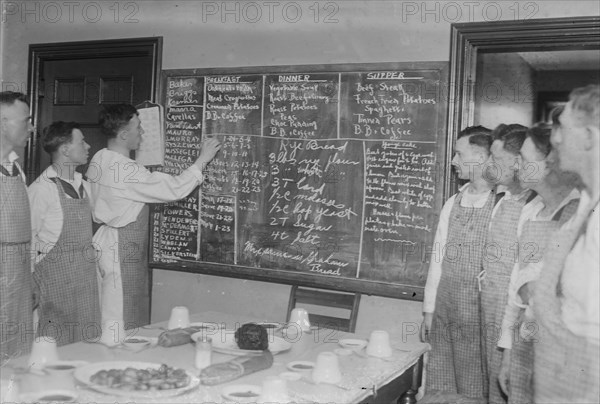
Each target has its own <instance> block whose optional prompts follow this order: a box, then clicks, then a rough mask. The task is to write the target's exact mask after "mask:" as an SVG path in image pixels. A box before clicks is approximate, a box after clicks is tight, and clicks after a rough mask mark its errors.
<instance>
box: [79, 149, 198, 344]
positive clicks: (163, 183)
mask: <svg viewBox="0 0 600 404" xmlns="http://www.w3.org/2000/svg"><path fill="white" fill-rule="evenodd" d="M87 177H88V180H89V182H90V184H91V200H92V213H93V217H94V220H95V221H97V222H99V223H104V224H106V226H102V227H101V228H100V229H99V230H98V231H97V232H96V234H94V238H93V241H94V243H95V246H96V248H97V250H98V267H99V269H100V273H101V275H102V281H101V288H100V294H101V309H102V323H103V327H105V326H106V325H107V324H114V323H116V324H120V326H119V327H121V326H123V325H124V324H123V288H122V280H121V265H120V263H119V262H120V260H119V256H118V254H119V248H118V243H119V230H118V228H120V227H124V226H126V225H128V224H130V223H133V222H134V221H135V220H136V219H137V217H138V214H139V213H140V211H141V210H142V209H143V207H144V205H145V204H146V203H156V202H171V201H176V200H179V199H182V198H184V197H186V196H187V195H189V194H190V193H191V192H192V191H193V190H194V188H196V187H197V186H198V185H199V184H201V183H202V181H203V178H204V177H203V175H202V171H201V170H200V169H199V168H198V167H197V166H195V165H192V166H191V167H189V168H188V169H186V170H184V171H183V172H182V173H181V174H180V175H178V176H171V175H168V174H164V173H160V172H150V171H149V170H148V169H146V167H144V166H143V165H141V164H138V163H137V162H135V161H134V160H132V159H130V158H128V157H125V156H123V155H121V154H119V153H116V152H114V151H111V150H108V149H102V150H100V151H99V152H97V153H96V154H95V155H94V157H93V158H92V160H91V161H90V166H89V169H88V171H87ZM103 330H104V328H103ZM105 334H106V335H105ZM109 334H110V333H105V332H103V337H102V338H103V339H102V342H104V343H107V344H113V343H114V341H111V340H110V335H109Z"/></svg>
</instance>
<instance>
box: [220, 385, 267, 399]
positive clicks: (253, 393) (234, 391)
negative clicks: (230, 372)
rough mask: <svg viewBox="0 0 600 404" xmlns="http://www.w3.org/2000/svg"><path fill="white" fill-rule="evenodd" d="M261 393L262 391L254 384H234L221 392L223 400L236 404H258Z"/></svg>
mask: <svg viewBox="0 0 600 404" xmlns="http://www.w3.org/2000/svg"><path fill="white" fill-rule="evenodd" d="M261 393H262V389H261V388H260V387H259V386H255V385H253V384H234V385H231V386H227V387H224V388H223V390H221V395H222V396H223V398H225V399H226V400H227V401H233V402H234V403H256V402H257V401H256V400H257V399H258V398H259V397H260V394H261Z"/></svg>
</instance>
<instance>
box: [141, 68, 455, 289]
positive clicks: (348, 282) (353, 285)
mask: <svg viewBox="0 0 600 404" xmlns="http://www.w3.org/2000/svg"><path fill="white" fill-rule="evenodd" d="M420 69H422V70H438V71H439V72H440V78H441V83H440V86H439V91H440V92H442V94H441V96H442V101H444V102H443V104H442V105H441V106H440V108H439V109H438V110H437V113H438V116H439V118H440V122H441V127H440V128H439V136H440V137H442V138H441V139H439V141H442V142H443V143H444V144H443V145H442V147H440V149H439V150H440V151H439V152H438V163H439V166H440V167H442V168H443V169H442V171H443V172H442V173H438V175H440V178H441V181H442V182H441V184H440V185H441V186H440V188H439V189H440V191H442V190H443V192H444V194H443V195H442V201H445V200H446V199H447V198H448V196H449V195H446V194H445V192H447V189H448V187H446V186H445V184H447V183H448V181H449V180H450V173H451V170H450V166H449V163H450V159H449V157H448V156H451V150H450V149H449V148H450V147H451V146H452V140H451V139H448V138H447V137H445V138H443V136H445V135H446V133H447V124H448V105H449V104H450V101H451V100H449V99H448V90H449V85H448V77H449V63H448V62H443V61H434V62H429V61H428V62H383V63H358V64H319V65H288V66H246V67H224V68H192V69H170V70H163V71H162V74H161V80H160V85H159V100H160V102H161V103H164V101H165V99H166V91H165V82H166V79H167V78H168V77H177V76H208V75H234V74H235V75H240V74H281V73H344V72H369V71H393V70H396V71H408V70H413V71H414V70H420ZM440 208H441V206H440ZM152 211H153V212H154V211H155V208H154V207H153V209H152ZM438 215H439V212H436V217H437V216H438ZM434 226H437V220H436V223H434ZM150 231H152V229H150ZM150 240H152V235H151V236H150ZM150 259H151V261H150V266H151V267H152V268H156V269H163V270H169V271H178V272H187V273H198V274H206V275H215V276H221V277H228V278H240V279H249V280H255V281H262V282H271V283H280V284H289V285H301V286H308V287H317V288H323V289H332V290H343V291H348V292H358V293H363V294H367V295H375V296H382V297H390V298H397V299H405V300H415V301H422V300H423V295H424V287H423V286H418V285H410V284H398V283H393V284H392V283H387V282H382V281H373V280H364V279H352V278H340V277H336V276H330V275H322V274H319V275H314V274H309V273H302V272H292V271H288V270H277V269H268V268H255V267H244V266H239V265H228V264H218V263H208V262H202V261H188V260H182V261H180V262H176V263H165V262H161V261H153V260H152V255H151V256H150Z"/></svg>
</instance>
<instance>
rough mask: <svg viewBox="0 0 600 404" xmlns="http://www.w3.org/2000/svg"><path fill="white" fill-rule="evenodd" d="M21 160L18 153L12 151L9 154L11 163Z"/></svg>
mask: <svg viewBox="0 0 600 404" xmlns="http://www.w3.org/2000/svg"><path fill="white" fill-rule="evenodd" d="M18 159H19V155H18V154H17V152H15V151H11V152H10V153H9V154H8V162H9V163H14V162H15V161H17V160H18Z"/></svg>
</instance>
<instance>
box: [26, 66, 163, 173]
mask: <svg viewBox="0 0 600 404" xmlns="http://www.w3.org/2000/svg"><path fill="white" fill-rule="evenodd" d="M41 77H42V78H43V83H41V84H42V85H40V89H42V90H43V91H40V97H39V111H40V115H39V121H38V124H37V128H38V136H42V134H43V129H44V128H46V127H47V126H48V125H50V124H51V123H52V122H54V121H67V122H69V121H74V122H77V123H79V124H80V125H81V129H82V132H83V134H84V136H85V139H86V141H87V142H88V143H89V144H90V146H91V149H90V156H93V155H94V153H96V152H97V151H98V150H100V149H102V148H104V147H106V143H107V139H106V138H105V137H104V136H103V135H102V133H101V132H100V129H99V127H98V114H99V112H100V109H101V108H102V105H103V104H116V103H129V104H133V105H136V104H139V103H141V102H143V101H145V100H150V99H151V98H152V57H151V56H135V57H109V58H88V59H72V60H49V61H45V62H44V63H43V68H42V74H41ZM38 150H39V153H38V156H37V158H38V161H39V162H40V164H39V165H38V167H39V172H37V173H36V176H37V175H39V174H40V173H41V172H42V171H43V170H44V169H46V167H48V165H50V156H49V155H48V154H47V153H46V152H45V151H44V150H43V149H42V148H41V147H40V148H38ZM85 169H86V167H81V168H80V169H79V170H78V171H80V172H84V170H85Z"/></svg>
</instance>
